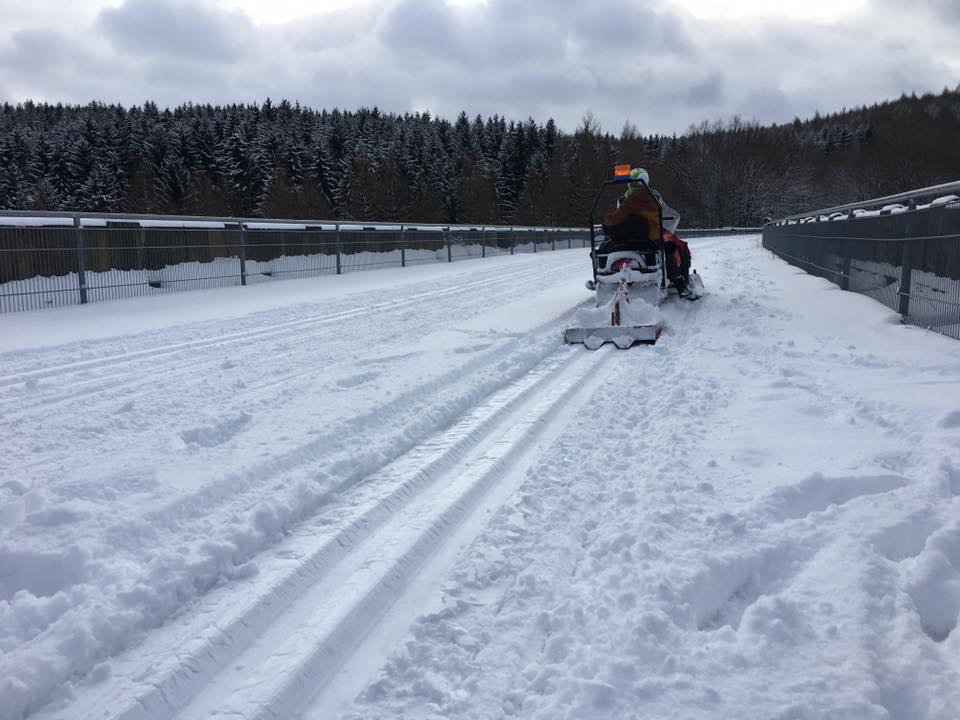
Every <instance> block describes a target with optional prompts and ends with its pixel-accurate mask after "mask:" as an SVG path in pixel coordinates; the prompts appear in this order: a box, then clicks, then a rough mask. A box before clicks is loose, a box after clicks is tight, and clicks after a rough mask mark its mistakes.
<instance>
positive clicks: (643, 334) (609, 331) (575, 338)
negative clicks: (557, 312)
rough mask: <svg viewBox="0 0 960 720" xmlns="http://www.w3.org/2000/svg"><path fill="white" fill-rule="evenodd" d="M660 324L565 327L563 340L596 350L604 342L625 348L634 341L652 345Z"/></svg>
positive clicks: (657, 336)
mask: <svg viewBox="0 0 960 720" xmlns="http://www.w3.org/2000/svg"><path fill="white" fill-rule="evenodd" d="M661 330H663V326H662V325H638V326H634V327H623V326H620V325H607V326H605V327H595V328H576V327H575V328H567V329H566V330H564V332H563V340H564V342H566V343H567V344H575V343H580V344H583V345H586V346H587V347H588V348H590V349H591V350H596V349H597V348H598V347H600V346H601V345H603V344H604V343H608V342H612V343H613V344H614V345H616V346H617V347H618V348H621V349H626V348H628V347H630V346H631V345H634V344H636V343H647V344H650V345H652V344H653V343H655V342H656V341H657V338H659V337H660V331H661Z"/></svg>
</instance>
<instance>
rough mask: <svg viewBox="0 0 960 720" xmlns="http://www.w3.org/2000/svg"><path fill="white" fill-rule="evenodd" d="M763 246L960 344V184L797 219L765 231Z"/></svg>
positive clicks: (806, 215)
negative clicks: (958, 340) (955, 339)
mask: <svg viewBox="0 0 960 720" xmlns="http://www.w3.org/2000/svg"><path fill="white" fill-rule="evenodd" d="M903 203H906V204H903ZM763 246H764V247H765V248H767V249H768V250H770V251H772V252H773V253H775V254H776V255H778V256H780V257H781V258H783V259H784V260H786V261H787V262H789V263H791V264H792V265H796V266H797V267H800V268H802V269H804V270H806V271H807V272H808V273H810V274H812V275H817V276H819V277H823V278H825V279H827V280H829V281H830V282H833V283H835V284H836V285H839V286H840V287H841V288H842V289H844V290H851V291H854V292H858V293H861V294H863V295H867V296H869V297H872V298H874V299H875V300H878V301H879V302H882V303H883V304H884V305H886V306H887V307H889V308H891V309H892V310H895V311H896V312H898V313H900V315H901V316H902V317H903V319H904V321H905V322H909V323H912V324H914V325H918V326H922V327H926V328H929V329H931V330H935V331H937V332H940V333H943V334H944V335H948V336H950V337H953V338H958V339H960V182H956V183H947V184H944V185H937V186H934V187H928V188H921V189H919V190H912V191H910V192H906V193H900V194H898V195H890V196H887V197H883V198H877V199H875V200H868V201H865V202H859V203H849V204H847V205H838V206H836V207H832V208H826V209H824V210H816V211H813V212H810V213H801V214H799V215H792V216H790V217H787V218H783V219H782V220H777V221H775V222H772V223H769V224H767V225H766V226H765V227H764V228H763Z"/></svg>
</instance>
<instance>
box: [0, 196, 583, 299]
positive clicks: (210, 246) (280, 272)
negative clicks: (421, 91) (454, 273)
mask: <svg viewBox="0 0 960 720" xmlns="http://www.w3.org/2000/svg"><path fill="white" fill-rule="evenodd" d="M589 244H590V233H589V231H588V230H587V229H585V228H545V227H504V226H483V225H473V226H467V225H463V226H454V225H431V224H406V223H405V224H399V223H336V222H322V221H316V220H269V221H267V220H262V219H261V220H254V219H244V218H219V217H180V216H158V215H128V214H110V215H105V214H96V213H79V214H70V215H67V214H63V213H40V212H0V313H3V312H12V311H19V310H33V309H39V308H46V307H56V306H62V305H73V304H78V303H79V304H82V303H88V302H98V301H102V300H108V299H118V298H126V297H137V296H149V295H157V294H162V293H167V292H174V291H183V290H198V289H202V288H212V287H223V286H231V285H252V284H256V283H263V282H271V281H275V280H282V279H289V278H303V277H313V276H319V275H332V274H343V273H347V272H354V271H357V270H366V269H373V268H378V267H387V266H399V267H406V266H407V265H416V264H426V263H436V262H453V261H455V260H461V259H466V258H473V257H476V258H482V257H487V256H489V255H502V254H510V255H513V254H515V253H525V252H529V253H535V252H543V251H547V250H558V249H573V248H586V247H588V246H589Z"/></svg>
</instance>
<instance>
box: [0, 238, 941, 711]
mask: <svg viewBox="0 0 960 720" xmlns="http://www.w3.org/2000/svg"><path fill="white" fill-rule="evenodd" d="M691 246H692V250H693V258H694V263H693V264H694V267H696V268H697V269H698V270H699V271H700V273H701V275H702V276H703V279H704V282H705V284H706V286H707V294H706V295H705V296H704V297H703V298H702V299H701V300H700V301H699V302H696V303H690V302H686V301H677V300H673V301H668V302H667V303H666V304H665V305H664V306H663V307H662V308H661V309H660V314H661V316H662V319H663V321H664V323H665V330H664V332H663V335H662V336H661V338H660V340H659V341H658V342H657V344H656V345H655V346H653V347H634V348H632V349H631V350H628V351H619V350H616V349H615V348H613V347H611V346H609V345H608V346H604V347H603V348H601V349H600V350H598V351H596V352H590V351H588V350H586V349H585V348H583V347H582V346H575V347H573V346H571V347H568V346H564V345H563V344H562V340H561V337H562V331H563V328H564V327H565V326H566V325H568V324H570V322H571V321H572V319H573V318H574V315H575V313H576V311H577V310H578V309H582V308H586V307H589V304H590V301H591V294H590V293H589V292H588V291H586V290H585V289H584V288H583V281H584V279H585V278H586V276H587V274H588V272H589V261H588V258H587V255H586V252H585V251H582V250H572V251H558V252H554V253H543V254H538V255H536V256H533V255H527V256H519V255H518V256H515V257H509V256H507V257H498V258H490V259H486V260H482V261H481V260H478V261H475V262H463V263H456V264H451V265H448V264H442V265H431V266H423V267H416V268H406V269H403V270H399V269H396V270H394V269H389V270H381V271H374V272H369V273H361V274H357V275H353V276H343V277H323V278H315V279H305V280H292V281H290V282H286V283H279V284H271V285H268V284H261V285H256V286H252V287H247V288H222V289H215V290H206V291H201V292H196V293H183V294H179V295H168V296H163V297H156V298H142V299H133V300H125V301H118V302H107V303H101V304H97V305H88V306H82V307H68V308H61V309H56V310H44V311H38V312H28V313H18V314H12V315H4V316H0V418H2V427H3V428H4V431H5V436H4V450H3V453H2V455H0V718H2V719H3V720H11V719H19V718H23V717H31V718H44V719H46V718H69V719H71V720H74V719H83V718H113V719H119V718H124V719H125V720H134V719H139V720H159V718H178V719H180V720H185V719H188V718H216V717H222V718H237V717H243V718H246V719H247V720H252V719H255V718H268V717H273V718H277V717H279V718H303V719H305V720H314V719H317V718H338V717H339V718H351V719H353V720H368V719H369V720H372V719H373V718H390V717H406V718H440V717H456V718H500V717H518V718H606V717H609V718H698V719H699V718H731V717H751V718H780V719H781V720H787V719H788V718H790V719H805V718H826V717H831V718H870V719H880V718H893V719H903V720H907V719H908V718H909V719H917V718H936V719H938V720H939V719H943V720H946V719H948V718H950V719H953V718H957V717H960V633H958V632H957V630H956V626H957V619H958V614H960V353H958V352H957V348H958V346H957V344H956V341H953V340H950V339H948V338H944V337H942V336H939V335H935V334H932V333H929V332H927V331H924V330H921V329H918V328H914V327H909V326H904V325H901V324H900V323H899V322H898V318H897V316H896V315H894V314H892V313H890V312H889V311H888V310H886V309H885V308H884V307H883V306H881V305H879V304H878V303H876V302H874V301H872V300H871V299H869V298H866V297H863V296H860V295H856V294H852V293H844V292H841V291H840V290H838V289H837V288H836V287H834V286H832V285H830V284H828V283H827V282H825V281H823V280H820V279H818V278H814V277H810V276H807V275H805V274H803V273H802V272H800V271H799V270H797V269H795V268H793V267H790V266H789V265H787V264H785V263H784V262H782V261H780V260H778V259H775V258H774V257H772V256H771V255H770V254H769V253H767V252H765V251H764V250H762V249H761V248H760V246H759V238H758V236H739V237H723V238H703V239H698V240H694V241H692V242H691Z"/></svg>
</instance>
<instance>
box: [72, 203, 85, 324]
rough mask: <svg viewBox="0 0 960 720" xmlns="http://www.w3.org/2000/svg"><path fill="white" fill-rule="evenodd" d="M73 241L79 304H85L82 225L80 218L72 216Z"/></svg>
mask: <svg viewBox="0 0 960 720" xmlns="http://www.w3.org/2000/svg"><path fill="white" fill-rule="evenodd" d="M73 240H74V245H75V247H76V257H77V283H78V285H79V286H80V304H81V305H86V304H87V265H86V258H85V257H84V251H83V225H82V224H81V223H80V216H79V215H74V216H73Z"/></svg>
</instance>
